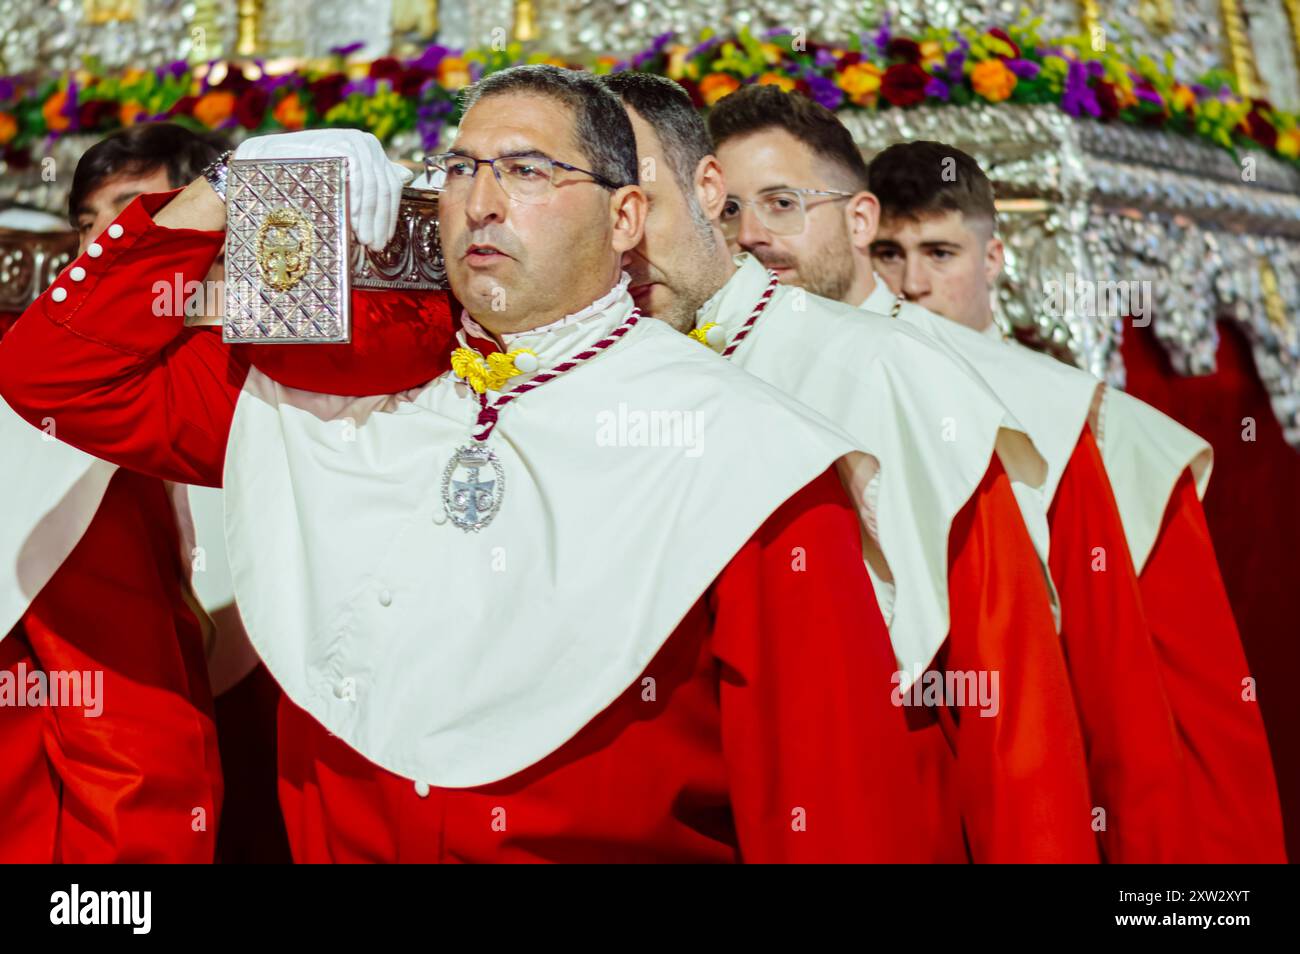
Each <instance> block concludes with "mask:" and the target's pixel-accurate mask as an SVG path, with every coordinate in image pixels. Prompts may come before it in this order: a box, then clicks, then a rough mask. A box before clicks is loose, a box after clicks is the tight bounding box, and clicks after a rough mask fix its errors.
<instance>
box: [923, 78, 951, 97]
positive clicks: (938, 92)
mask: <svg viewBox="0 0 1300 954" xmlns="http://www.w3.org/2000/svg"><path fill="white" fill-rule="evenodd" d="M950 93H951V90H949V88H948V84H947V83H945V82H944V81H943V80H941V79H939V77H937V76H931V77H930V81H929V82H928V83H926V84H925V95H926V96H928V97H929V98H931V99H941V100H943V101H944V102H945V103H946V102H947V101H948V96H949V94H950Z"/></svg>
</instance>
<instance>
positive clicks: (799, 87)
mask: <svg viewBox="0 0 1300 954" xmlns="http://www.w3.org/2000/svg"><path fill="white" fill-rule="evenodd" d="M794 91H795V92H796V93H802V94H803V95H804V96H807V97H808V98H809V99H812V98H813V94H812V87H811V86H809V85H808V81H807V80H806V79H797V80H795V81H794Z"/></svg>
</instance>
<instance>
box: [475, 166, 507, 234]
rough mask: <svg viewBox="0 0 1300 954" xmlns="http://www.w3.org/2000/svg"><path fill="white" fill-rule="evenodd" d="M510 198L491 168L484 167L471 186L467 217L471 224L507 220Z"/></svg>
mask: <svg viewBox="0 0 1300 954" xmlns="http://www.w3.org/2000/svg"><path fill="white" fill-rule="evenodd" d="M509 202H510V197H509V196H507V195H506V191H505V189H504V188H503V187H502V185H501V183H500V182H498V181H497V177H496V174H495V173H494V172H493V171H492V167H491V166H487V165H482V166H479V167H478V172H476V173H475V174H474V179H473V181H471V182H470V184H469V196H468V197H467V198H466V200H465V215H466V216H467V217H468V218H469V220H470V222H471V223H474V224H476V225H477V224H482V223H484V222H500V221H502V220H503V219H505V213H506V206H507V204H508V203H509Z"/></svg>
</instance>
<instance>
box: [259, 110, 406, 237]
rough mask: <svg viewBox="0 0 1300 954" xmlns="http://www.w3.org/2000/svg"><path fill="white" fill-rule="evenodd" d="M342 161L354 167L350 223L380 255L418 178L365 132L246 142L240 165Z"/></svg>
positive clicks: (338, 131)
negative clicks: (245, 161) (405, 190)
mask: <svg viewBox="0 0 1300 954" xmlns="http://www.w3.org/2000/svg"><path fill="white" fill-rule="evenodd" d="M325 156H330V157H333V156H338V157H341V158H344V159H346V160H347V161H348V219H349V221H350V223H351V225H352V234H353V235H354V236H355V237H356V240H357V241H358V242H360V243H361V244H362V245H365V246H368V247H369V248H372V249H374V250H375V251H379V250H380V249H382V248H383V247H384V246H385V245H387V244H388V242H389V240H390V239H392V237H393V231H394V229H396V228H397V207H398V205H400V204H401V201H402V186H404V185H405V184H406V183H408V182H410V181H411V179H413V178H414V177H415V174H414V173H413V172H411V170H410V169H407V168H406V167H405V166H400V165H398V164H397V163H395V162H389V161H388V156H386V155H385V154H384V147H383V146H381V145H380V144H379V140H378V139H376V138H375V137H374V136H373V135H372V134H371V133H368V132H362V131H361V130H359V129H306V130H303V131H302V132H291V133H277V134H275V135H272V136H256V137H254V138H252V139H246V140H244V142H243V143H241V144H240V146H239V148H238V149H236V150H235V158H236V159H317V158H321V157H325Z"/></svg>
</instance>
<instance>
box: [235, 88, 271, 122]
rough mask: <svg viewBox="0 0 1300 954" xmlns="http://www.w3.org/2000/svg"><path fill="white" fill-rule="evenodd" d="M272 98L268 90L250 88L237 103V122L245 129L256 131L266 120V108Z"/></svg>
mask: <svg viewBox="0 0 1300 954" xmlns="http://www.w3.org/2000/svg"><path fill="white" fill-rule="evenodd" d="M269 100H270V97H268V96H267V95H266V90H264V89H262V88H261V87H258V86H250V87H248V89H246V90H244V92H243V93H242V94H241V95H240V97H239V99H238V100H236V102H235V120H236V121H237V122H238V123H239V125H241V126H243V127H244V128H245V129H256V128H257V127H258V126H260V125H262V120H263V119H265V118H266V107H267V105H268V103H269Z"/></svg>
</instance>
